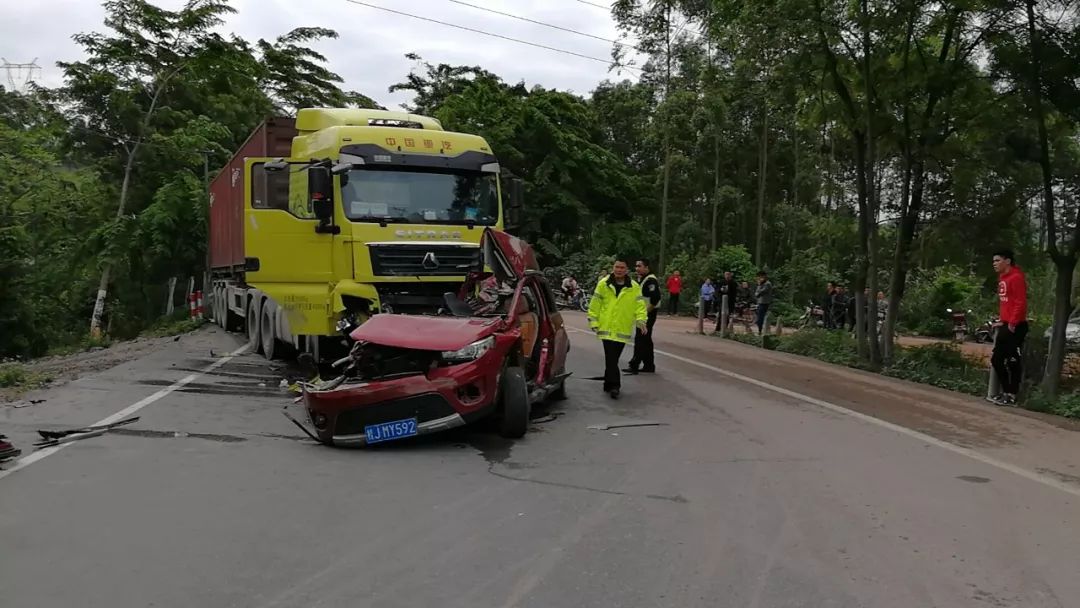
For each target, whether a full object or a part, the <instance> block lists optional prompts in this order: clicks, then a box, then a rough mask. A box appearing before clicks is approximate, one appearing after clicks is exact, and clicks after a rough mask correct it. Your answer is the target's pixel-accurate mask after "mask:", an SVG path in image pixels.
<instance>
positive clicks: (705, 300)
mask: <svg viewBox="0 0 1080 608" xmlns="http://www.w3.org/2000/svg"><path fill="white" fill-rule="evenodd" d="M715 296H716V287H715V286H714V285H713V284H712V279H705V282H704V283H702V284H701V295H700V297H699V301H700V302H701V308H702V311H701V314H702V315H704V316H706V317H707V316H709V313H710V312H712V303H713V298H714V297H715Z"/></svg>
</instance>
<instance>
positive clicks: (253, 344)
mask: <svg viewBox="0 0 1080 608" xmlns="http://www.w3.org/2000/svg"><path fill="white" fill-rule="evenodd" d="M247 335H248V349H249V350H251V352H253V353H257V352H259V346H261V343H260V340H259V336H260V332H259V307H258V306H257V305H256V302H255V299H254V298H252V299H251V300H249V301H248V305H247Z"/></svg>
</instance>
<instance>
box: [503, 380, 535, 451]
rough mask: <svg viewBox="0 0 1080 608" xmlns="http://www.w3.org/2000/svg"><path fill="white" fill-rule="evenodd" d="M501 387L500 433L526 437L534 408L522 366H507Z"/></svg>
mask: <svg viewBox="0 0 1080 608" xmlns="http://www.w3.org/2000/svg"><path fill="white" fill-rule="evenodd" d="M499 388H500V389H501V390H500V391H499V392H500V393H501V394H502V423H501V424H500V426H499V432H500V434H501V435H502V436H503V437H507V438H509V439H518V438H520V437H524V436H525V433H526V432H528V430H529V414H530V413H531V410H532V407H531V404H530V403H529V385H528V382H526V380H525V370H524V369H522V368H520V367H507V368H506V371H504V372H503V379H502V386H500V387H499Z"/></svg>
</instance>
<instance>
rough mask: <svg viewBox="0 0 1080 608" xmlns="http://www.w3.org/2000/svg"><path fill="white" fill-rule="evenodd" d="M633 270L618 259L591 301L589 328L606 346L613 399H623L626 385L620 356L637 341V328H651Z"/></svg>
mask: <svg viewBox="0 0 1080 608" xmlns="http://www.w3.org/2000/svg"><path fill="white" fill-rule="evenodd" d="M629 272H630V268H629V267H628V266H627V265H626V262H625V261H623V260H619V261H616V262H615V266H614V267H613V268H612V271H611V274H610V275H608V276H607V277H605V278H602V279H601V280H600V281H599V282H598V283H597V284H596V291H595V292H594V293H593V297H592V301H590V302H589V328H590V329H592V330H593V331H594V332H596V336H597V337H598V338H600V341H601V343H602V344H603V345H604V392H605V393H607V394H609V395H611V398H612V399H618V398H619V389H620V388H621V386H622V382H621V380H622V378H621V376H620V373H619V357H620V356H621V355H622V351H623V348H625V347H626V345H627V344H630V343H631V342H632V341H633V340H634V329H635V328H636V329H638V330H639V331H642V332H647V331H648V328H647V327H646V325H645V322H646V320H647V318H648V317H647V315H646V311H645V301H644V300H642V299H641V287H640V286H639V285H638V284H637V283H635V282H634V280H633V279H631V278H630V277H629V276H628V274H629Z"/></svg>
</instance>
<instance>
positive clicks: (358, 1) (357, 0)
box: [345, 0, 639, 71]
mask: <svg viewBox="0 0 1080 608" xmlns="http://www.w3.org/2000/svg"><path fill="white" fill-rule="evenodd" d="M345 1H346V2H351V3H352V4H359V5H360V6H366V7H368V8H373V9H376V10H380V11H385V12H387V13H393V14H395V15H401V16H403V17H410V18H412V19H419V20H420V21H427V22H429V23H437V24H439V25H445V26H446V27H452V28H455V29H459V30H464V31H466V32H472V33H474V34H481V35H484V36H491V37H492V38H500V39H502V40H508V41H510V42H516V43H518V44H524V45H528V46H533V47H536V48H540V49H545V50H548V51H554V52H556V53H562V54H564V55H573V56H574V57H580V58H582V59H589V60H591V61H596V62H599V63H603V64H606V65H614V66H617V67H619V68H622V69H626V70H628V71H639V70H636V69H635V68H631V67H629V66H625V65H622V64H619V63H617V62H615V61H612V60H610V59H601V58H599V57H593V56H592V55H585V54H582V53H577V52H575V51H568V50H566V49H560V48H557V47H553V46H547V45H546V44H540V43H539V42H529V41H528V40H521V39H520V38H513V37H511V36H504V35H502V34H494V33H492V32H485V31H484V30H478V29H476V28H472V27H468V26H465V25H458V24H456V23H449V22H446V21H439V20H438V19H432V18H430V17H421V16H420V15H414V14H412V13H406V12H404V11H399V10H395V9H392V8H386V7H385V6H377V5H375V4H368V3H367V2H361V0H345Z"/></svg>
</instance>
